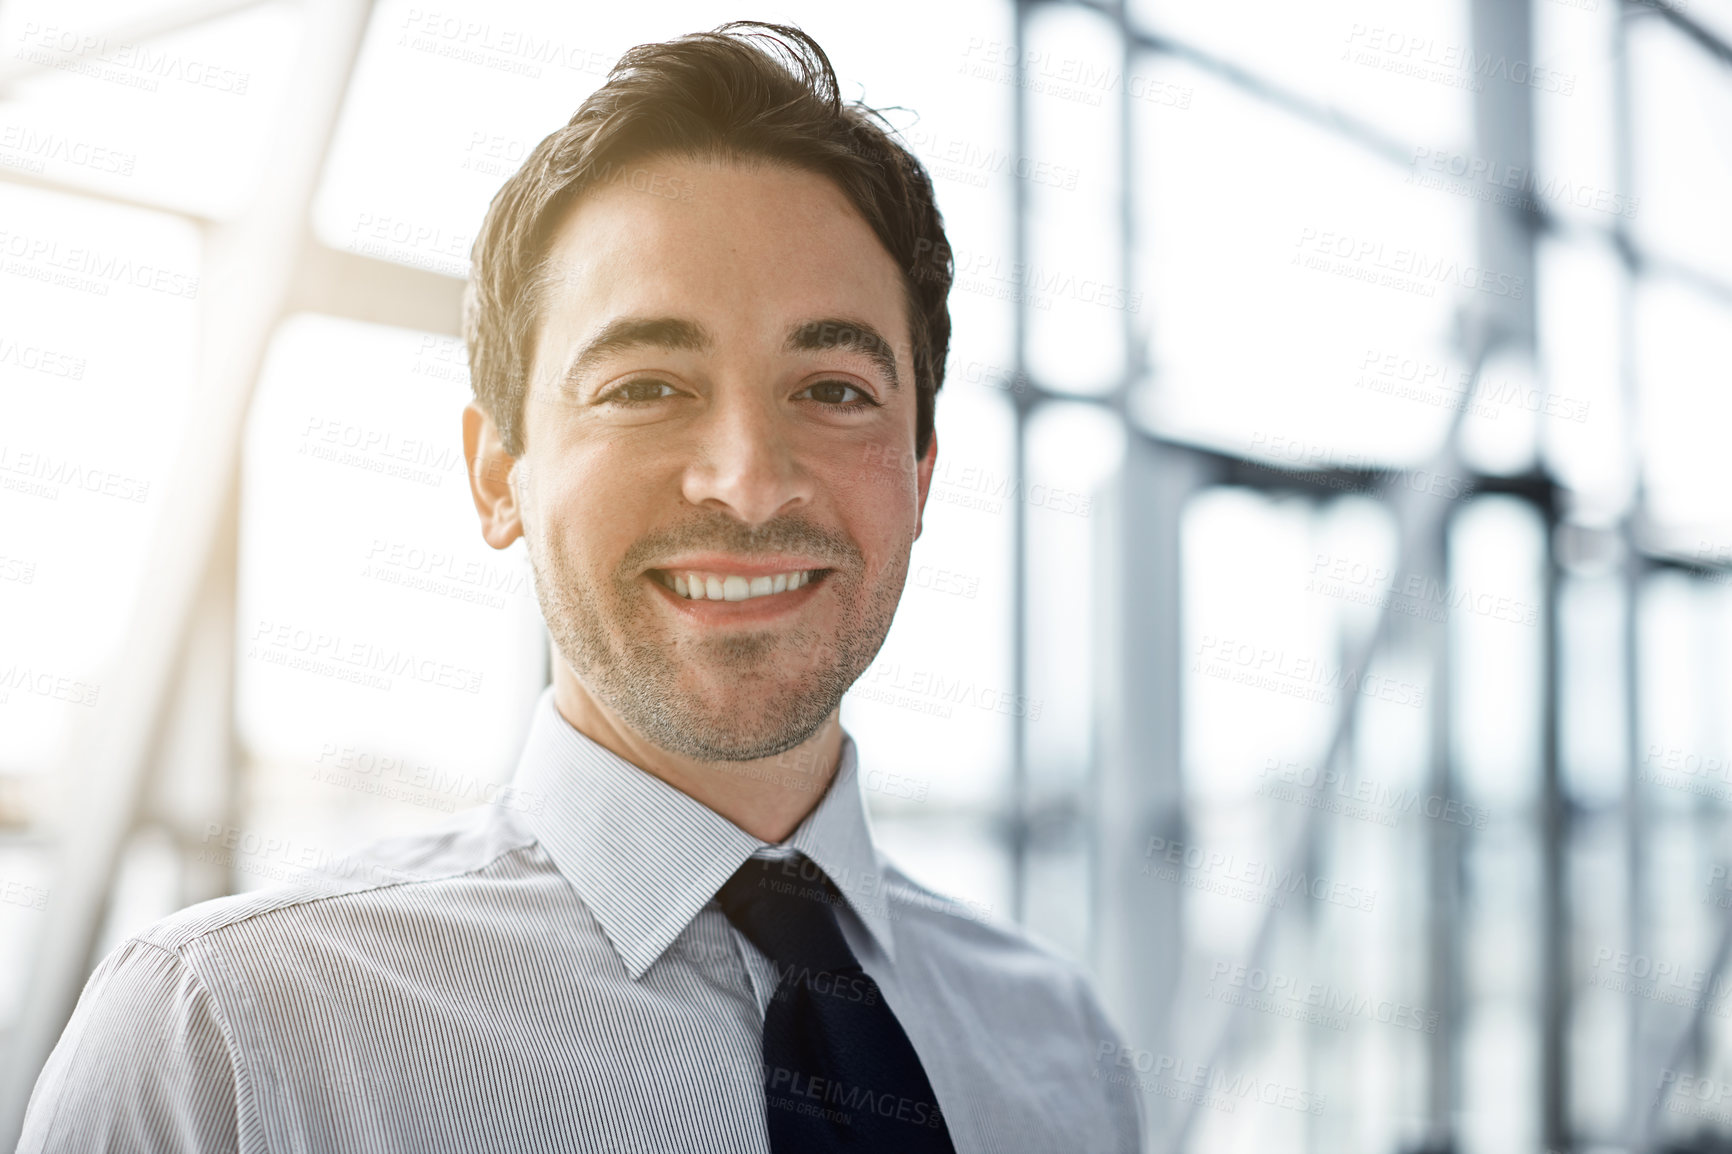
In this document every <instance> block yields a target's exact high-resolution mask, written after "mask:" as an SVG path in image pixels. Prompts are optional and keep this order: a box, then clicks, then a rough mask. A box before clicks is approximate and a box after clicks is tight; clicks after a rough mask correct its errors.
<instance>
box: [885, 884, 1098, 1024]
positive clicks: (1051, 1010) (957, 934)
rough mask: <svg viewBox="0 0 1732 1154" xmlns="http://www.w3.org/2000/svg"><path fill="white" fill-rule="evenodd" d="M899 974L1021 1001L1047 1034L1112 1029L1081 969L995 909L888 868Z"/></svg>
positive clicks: (1017, 1001)
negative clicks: (921, 974)
mask: <svg viewBox="0 0 1732 1154" xmlns="http://www.w3.org/2000/svg"><path fill="white" fill-rule="evenodd" d="M881 867H882V869H883V878H884V888H885V897H886V901H887V905H888V908H889V912H890V918H891V924H892V926H893V929H892V933H893V934H894V936H895V941H896V960H897V966H898V968H901V967H902V966H904V965H911V966H914V967H916V968H919V969H922V970H938V971H945V972H947V974H946V976H947V977H948V978H949V979H951V980H964V981H966V982H967V983H968V986H966V987H964V988H972V989H975V990H977V991H979V992H980V993H981V994H982V995H983V996H986V995H990V996H991V997H993V998H995V999H996V998H1004V999H1013V1002H1012V1004H1015V1005H1018V1006H1020V1007H1021V1008H1022V1012H1023V1013H1024V1014H1026V1015H1028V1016H1030V1017H1031V1018H1033V1019H1038V1020H1039V1022H1040V1025H1041V1027H1042V1028H1044V1029H1049V1030H1050V1029H1072V1030H1077V1029H1080V1030H1084V1031H1090V1032H1092V1031H1094V1030H1095V1029H1096V1028H1097V1026H1098V1024H1099V1023H1100V1022H1102V1021H1104V1016H1103V1015H1102V1013H1101V1010H1100V1006H1099V1003H1098V1001H1097V999H1096V997H1095V993H1094V986H1093V983H1092V981H1091V980H1090V978H1089V976H1088V973H1087V971H1086V970H1084V969H1083V967H1082V966H1081V965H1079V964H1078V963H1077V962H1075V961H1072V960H1071V959H1069V958H1066V957H1064V956H1062V955H1060V954H1059V953H1058V952H1057V951H1056V950H1054V949H1052V948H1051V947H1050V946H1048V945H1046V944H1045V943H1042V942H1040V941H1038V940H1036V939H1035V938H1033V937H1031V936H1030V935H1029V934H1028V933H1027V932H1025V931H1024V930H1022V929H1021V928H1020V927H1018V926H1016V925H1014V924H1012V923H1011V922H1010V921H1009V920H1008V919H1007V918H1005V917H1004V916H1003V915H1002V914H1001V913H1000V912H999V911H997V910H995V909H993V908H992V907H991V906H989V905H985V904H982V903H978V902H969V901H964V900H962V899H959V898H953V897H948V896H946V895H944V894H941V893H938V892H937V891H935V890H932V889H928V888H927V887H926V886H923V885H921V884H920V883H918V882H916V881H914V880H913V879H912V878H910V877H909V876H908V875H907V874H905V873H903V872H902V871H901V870H900V869H898V868H897V867H896V866H895V865H894V864H891V863H888V862H883V863H881Z"/></svg>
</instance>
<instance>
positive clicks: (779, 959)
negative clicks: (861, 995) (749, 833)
mask: <svg viewBox="0 0 1732 1154" xmlns="http://www.w3.org/2000/svg"><path fill="white" fill-rule="evenodd" d="M716 902H717V904H718V905H720V906H721V907H722V912H723V913H725V914H727V915H728V920H729V921H730V922H732V923H733V924H734V928H736V929H738V930H739V931H740V932H741V933H742V934H745V935H746V938H747V940H748V941H750V942H751V943H752V944H753V945H754V946H756V947H758V949H759V950H760V951H762V952H763V954H764V956H766V957H768V958H769V959H770V960H771V961H772V962H774V963H775V964H776V966H777V968H778V969H781V970H786V969H788V968H789V967H794V966H798V967H802V968H805V969H810V970H815V971H828V972H835V971H838V970H845V969H847V968H849V967H851V966H855V965H858V961H857V959H856V958H855V957H854V951H853V950H850V949H849V948H848V943H847V941H846V940H845V939H844V938H843V937H842V930H841V927H840V926H839V925H838V924H837V922H836V909H837V907H838V906H840V905H841V904H842V894H841V891H840V890H838V889H837V888H836V884H835V883H834V882H832V881H831V880H830V878H829V876H828V875H826V874H825V873H824V871H823V870H822V869H819V868H818V865H817V863H815V862H813V861H812V860H811V859H810V858H808V857H806V856H805V855H803V854H796V855H795V856H793V857H791V858H785V859H782V860H780V861H775V860H770V859H766V858H749V859H747V861H746V864H745V865H742V866H741V867H740V868H739V869H737V870H735V871H734V876H733V877H731V878H729V879H728V880H727V882H725V883H724V884H723V885H722V888H721V889H720V890H719V891H717V893H716Z"/></svg>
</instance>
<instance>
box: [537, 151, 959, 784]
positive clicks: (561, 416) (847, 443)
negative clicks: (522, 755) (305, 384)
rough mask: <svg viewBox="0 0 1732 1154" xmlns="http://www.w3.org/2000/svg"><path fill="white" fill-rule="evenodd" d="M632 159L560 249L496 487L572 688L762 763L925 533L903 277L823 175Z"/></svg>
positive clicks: (692, 753)
mask: <svg viewBox="0 0 1732 1154" xmlns="http://www.w3.org/2000/svg"><path fill="white" fill-rule="evenodd" d="M643 172H644V174H645V179H643V180H633V179H629V178H627V179H622V180H620V181H617V182H612V183H607V184H604V185H602V186H600V187H598V188H595V189H593V190H591V191H589V192H587V193H585V194H584V196H583V197H582V198H581V199H580V201H579V202H578V203H577V205H576V206H575V207H574V208H573V209H572V210H571V211H570V212H569V214H568V215H567V217H566V218H565V220H564V221H563V222H562V224H561V226H560V228H559V230H558V232H557V234H556V236H555V238H554V240H553V243H552V245H551V248H550V276H549V280H548V282H547V283H548V287H547V289H546V291H545V292H544V294H543V296H542V302H543V303H542V309H541V320H540V326H539V329H538V331H537V333H536V337H535V341H534V345H533V362H532V367H531V371H530V387H529V392H528V399H527V402H526V406H525V412H524V425H523V428H524V443H525V451H524V455H523V457H522V458H521V460H520V461H519V463H518V467H517V469H516V470H515V473H514V476H513V483H512V484H513V491H514V493H515V497H516V501H517V506H518V509H519V510H520V516H521V522H522V531H523V533H524V536H525V537H526V539H527V543H528V548H529V556H530V560H531V564H532V566H533V568H534V573H535V584H536V592H537V595H538V597H539V598H540V601H541V607H542V611H543V613H544V615H545V616H546V619H547V623H548V628H549V630H550V632H551V633H552V636H553V640H554V643H555V645H556V646H557V647H558V650H559V652H560V654H561V655H562V656H563V657H564V659H565V661H566V662H567V663H568V664H569V665H570V667H571V670H572V672H573V673H574V674H575V675H576V677H577V679H578V680H579V681H580V682H581V683H582V684H583V686H584V687H585V688H586V689H587V690H588V692H589V693H590V694H591V695H592V696H593V697H595V698H596V699H598V700H599V701H600V702H601V703H602V704H604V705H605V706H606V707H608V708H609V709H611V710H612V711H613V712H614V713H615V714H616V715H618V716H619V717H620V718H621V719H622V720H623V721H625V722H626V724H628V725H630V726H631V727H632V728H633V729H634V730H636V731H637V732H638V733H639V734H641V735H642V736H643V737H645V738H647V739H648V740H649V741H651V742H652V743H654V744H655V745H658V746H660V747H661V748H663V749H666V750H669V751H670V752H674V753H678V754H682V755H684V756H688V757H693V758H697V759H700V760H705V761H744V760H750V759H753V758H759V757H768V756H770V755H772V754H775V753H780V752H782V751H783V750H786V749H789V748H792V747H793V746H795V745H798V744H799V743H800V742H802V741H803V740H805V739H806V738H807V737H808V736H810V735H811V734H812V733H813V732H814V731H815V730H816V729H817V728H818V727H819V726H820V725H821V724H822V723H823V722H824V720H825V719H826V718H827V717H829V715H830V714H831V713H832V711H834V709H835V708H836V706H837V703H838V702H839V701H840V700H841V697H842V694H843V692H844V691H845V690H846V689H847V688H848V686H850V685H851V684H853V682H854V681H855V679H856V678H858V677H859V675H860V674H861V673H862V672H863V671H864V670H865V668H866V666H867V665H868V664H870V663H871V661H872V658H873V657H874V656H875V655H876V654H877V652H878V649H879V646H880V645H881V644H882V643H883V640H884V635H885V633H886V632H887V631H888V629H889V628H890V620H891V617H892V615H893V614H894V612H895V609H896V603H897V601H898V599H899V598H900V597H901V593H902V586H903V582H904V579H905V578H906V576H907V571H908V555H909V549H910V547H911V546H912V544H913V542H914V539H915V537H916V536H918V535H919V532H920V514H921V510H922V508H923V506H924V504H925V499H926V490H927V485H928V483H929V481H930V479H931V472H932V465H933V460H934V456H935V453H936V444H934V445H932V446H931V447H930V448H929V451H928V452H927V453H926V454H925V456H924V458H923V459H921V460H918V461H917V460H916V459H915V457H914V451H913V450H914V431H915V410H916V405H915V386H914V379H913V365H912V363H911V358H910V346H909V326H908V318H907V307H906V304H905V297H904V292H903V283H902V278H901V276H900V273H899V271H898V269H897V268H896V265H895V262H894V261H893V260H892V259H891V257H890V255H889V254H888V253H887V252H886V251H885V250H884V248H883V246H882V245H881V244H880V243H879V241H878V239H877V237H876V236H875V235H874V234H873V232H872V230H871V228H870V227H869V226H868V225H867V224H866V223H865V221H864V220H862V219H861V218H860V216H859V214H858V213H857V212H856V210H855V209H854V207H853V206H852V205H851V204H850V203H849V201H848V199H847V198H846V197H845V196H844V195H843V193H842V192H841V191H840V190H839V189H838V188H836V187H835V186H834V185H833V184H831V183H830V182H829V181H828V180H826V179H824V178H823V177H820V176H817V175H814V174H811V173H807V172H803V171H797V170H793V169H789V168H785V167H780V166H775V165H769V164H761V165H751V164H707V163H702V162H687V161H677V160H672V159H667V158H659V159H652V160H650V161H646V162H645V163H644V165H643ZM651 176H653V177H655V178H656V179H653V180H652V179H649V178H650V177H651ZM670 192H671V194H670Z"/></svg>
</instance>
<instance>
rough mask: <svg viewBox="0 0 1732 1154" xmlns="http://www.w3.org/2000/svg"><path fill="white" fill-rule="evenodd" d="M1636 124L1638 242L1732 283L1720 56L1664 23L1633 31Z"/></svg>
mask: <svg viewBox="0 0 1732 1154" xmlns="http://www.w3.org/2000/svg"><path fill="white" fill-rule="evenodd" d="M1629 53H1630V123H1631V128H1630V131H1631V146H1632V148H1633V150H1634V156H1633V163H1634V165H1635V181H1636V187H1635V190H1634V191H1635V193H1636V195H1637V196H1639V197H1640V198H1641V203H1640V204H1639V205H1638V206H1637V209H1638V214H1637V216H1636V217H1635V220H1634V224H1635V233H1636V238H1637V240H1638V241H1639V242H1640V243H1641V245H1642V246H1643V247H1644V248H1647V249H1650V250H1652V251H1654V252H1656V253H1659V254H1661V255H1663V256H1665V257H1666V258H1667V259H1670V260H1675V261H1679V262H1682V263H1684V264H1687V265H1690V266H1692V267H1695V268H1699V269H1702V270H1704V271H1706V272H1707V273H1709V274H1710V275H1712V276H1716V277H1718V278H1720V280H1721V281H1722V282H1725V281H1728V280H1732V213H1728V212H1727V211H1726V204H1727V201H1728V199H1729V198H1732V148H1727V147H1726V135H1725V133H1726V125H1727V123H1728V122H1732V85H1728V84H1727V83H1726V71H1725V65H1724V64H1721V63H1719V62H1718V61H1715V60H1714V59H1712V58H1711V57H1709V56H1708V55H1707V54H1706V53H1704V52H1702V51H1701V49H1699V48H1698V47H1697V46H1696V45H1694V44H1691V43H1690V42H1689V41H1687V40H1685V38H1684V37H1683V35H1682V34H1681V33H1678V32H1676V31H1674V30H1673V29H1672V28H1670V27H1668V26H1667V25H1666V24H1664V23H1663V22H1661V21H1659V20H1654V19H1643V20H1636V21H1633V22H1632V23H1631V25H1630V32H1629Z"/></svg>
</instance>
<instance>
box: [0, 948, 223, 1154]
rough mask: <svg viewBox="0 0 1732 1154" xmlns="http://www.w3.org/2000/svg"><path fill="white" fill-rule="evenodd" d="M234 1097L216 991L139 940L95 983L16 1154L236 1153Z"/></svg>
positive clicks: (49, 1068) (107, 964) (43, 1082)
mask: <svg viewBox="0 0 1732 1154" xmlns="http://www.w3.org/2000/svg"><path fill="white" fill-rule="evenodd" d="M236 1102H237V1092H236V1067H235V1063H234V1060H233V1056H232V1054H231V1051H230V1048H229V1044H228V1041H227V1039H226V1038H225V1035H224V1031H223V1028H222V1023H221V1019H220V1017H219V1015H218V1011H217V1007H216V1005H215V1003H214V1001H213V999H212V998H211V995H210V991H209V990H208V989H206V988H205V985H204V983H203V982H202V981H200V980H199V978H198V976H197V975H196V974H195V973H194V972H193V971H192V969H191V968H189V967H188V966H187V964H186V962H185V961H183V960H182V959H181V958H180V956H179V955H178V954H175V953H174V952H172V951H170V950H165V949H163V948H162V947H160V946H155V945H152V944H150V943H148V942H143V941H139V940H136V939H135V940H133V941H129V942H127V943H126V944H124V945H123V946H121V947H120V948H119V949H117V950H115V951H114V952H113V953H112V954H110V955H109V956H108V957H107V958H106V959H104V960H103V962H102V964H101V965H100V966H98V967H97V970H96V973H94V974H92V975H91V978H90V981H89V982H88V983H87V984H86V985H85V987H84V993H83V994H82V995H81V996H80V997H79V999H78V1007H77V1008H76V1009H75V1010H74V1011H73V1013H72V1020H71V1021H70V1022H68V1023H67V1026H66V1032H65V1033H64V1034H62V1035H61V1036H60V1041H59V1043H58V1044H57V1045H56V1046H55V1047H54V1052H53V1053H52V1054H50V1055H49V1057H48V1062H47V1064H46V1065H44V1066H43V1068H42V1073H41V1075H40V1076H39V1077H38V1078H37V1080H36V1088H35V1090H34V1091H33V1092H32V1093H31V1095H30V1106H29V1109H28V1111H27V1112H26V1114H25V1117H24V1135H23V1138H22V1140H21V1141H20V1142H19V1144H18V1151H19V1154H39V1152H49V1151H92V1150H116V1151H119V1150H126V1151H145V1152H163V1154H168V1152H171V1151H172V1152H175V1154H181V1152H188V1154H190V1152H192V1151H199V1152H207V1151H209V1152H214V1151H233V1150H236V1149H238V1146H239V1137H238V1124H237V1117H236Z"/></svg>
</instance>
